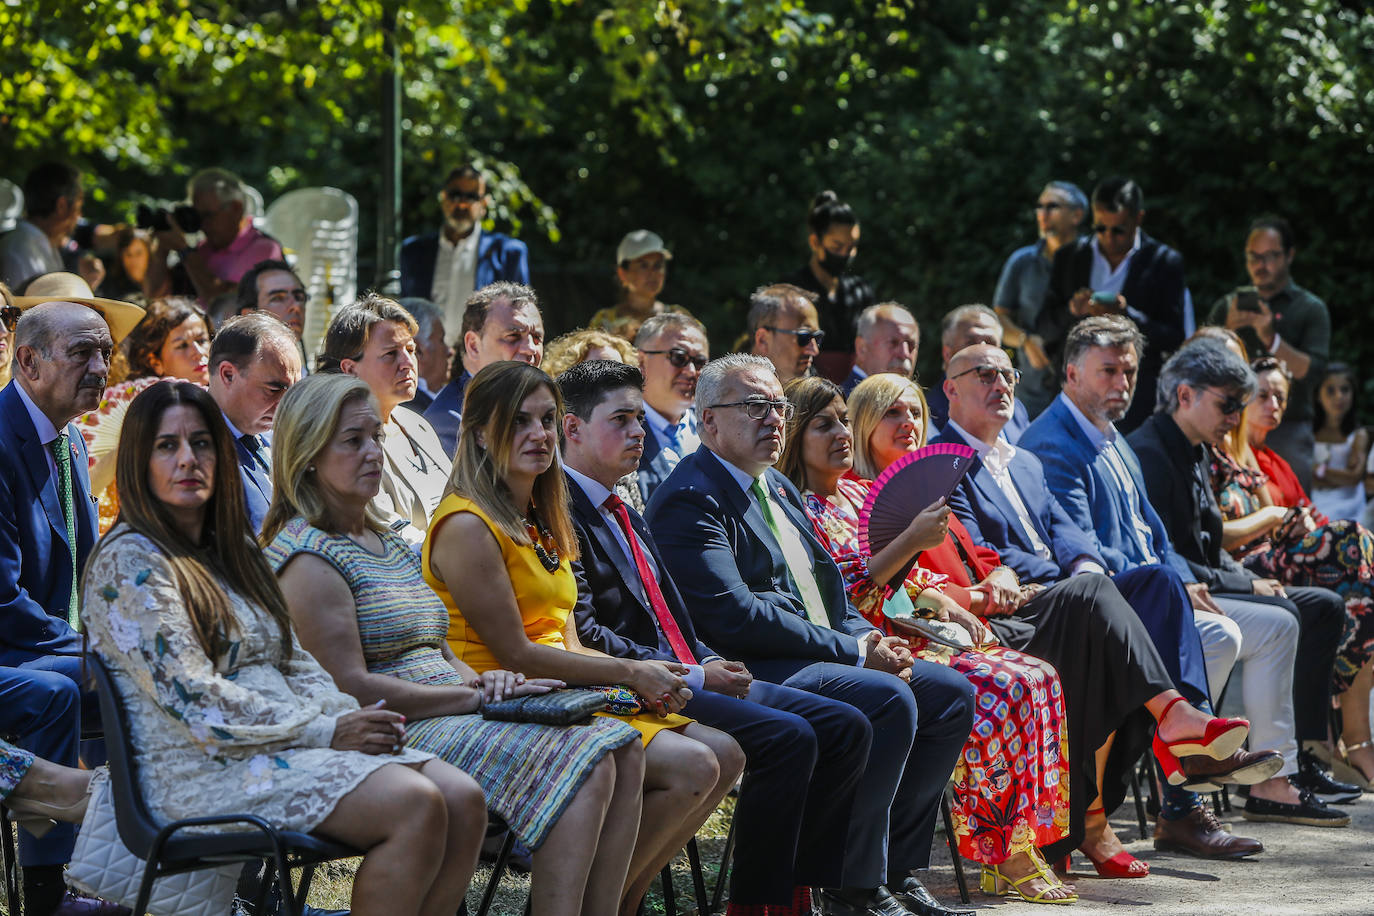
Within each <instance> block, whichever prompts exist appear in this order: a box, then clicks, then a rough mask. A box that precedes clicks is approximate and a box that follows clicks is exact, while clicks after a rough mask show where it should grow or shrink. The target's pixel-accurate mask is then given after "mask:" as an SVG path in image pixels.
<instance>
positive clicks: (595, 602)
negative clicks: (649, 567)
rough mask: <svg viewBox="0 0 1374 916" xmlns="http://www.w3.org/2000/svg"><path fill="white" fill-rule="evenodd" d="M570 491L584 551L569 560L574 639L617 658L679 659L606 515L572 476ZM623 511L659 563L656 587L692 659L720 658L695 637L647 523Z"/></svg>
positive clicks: (569, 481) (573, 514) (574, 517)
mask: <svg viewBox="0 0 1374 916" xmlns="http://www.w3.org/2000/svg"><path fill="white" fill-rule="evenodd" d="M568 493H569V494H570V495H571V497H572V516H573V525H574V527H575V528H576V529H577V540H578V542H579V545H580V546H581V554H582V556H581V557H580V558H579V559H578V560H577V562H575V563H574V564H573V575H575V576H576V577H577V606H576V607H575V608H574V609H573V614H574V616H575V617H576V620H577V635H578V638H580V639H581V640H582V644H583V645H585V646H590V647H592V648H594V649H599V650H601V651H602V652H605V653H606V654H607V655H615V656H618V657H620V658H638V659H660V660H663V661H678V660H679V659H678V658H677V656H676V655H674V654H673V649H672V646H670V645H669V644H668V639H667V637H665V636H664V635H663V633H662V631H661V630H660V629H659V626H658V620H657V618H656V617H655V616H654V611H653V608H652V607H651V606H650V604H649V597H648V595H646V594H645V592H644V586H643V583H641V582H640V579H639V571H638V570H637V569H635V566H634V563H633V562H632V561H631V560H630V558H629V557H627V556H625V551H624V550H622V549H621V547H620V542H619V541H618V540H616V537H615V534H614V533H613V532H612V531H611V529H610V524H609V523H608V522H607V521H606V518H605V516H603V515H602V514H601V513H600V511H598V510H597V508H596V507H595V506H593V505H592V501H591V500H590V499H588V498H587V494H586V493H584V492H582V488H581V487H580V486H578V485H577V483H576V482H575V481H573V480H572V479H571V478H569V479H568ZM625 509H626V511H627V512H628V513H629V515H630V527H632V528H633V529H634V530H635V533H637V534H638V535H639V538H640V540H641V541H643V542H644V544H645V545H647V546H648V548H649V555H650V557H652V558H653V561H654V563H655V564H657V566H658V571H659V577H658V588H659V591H661V592H662V593H663V600H664V602H665V603H666V604H667V605H668V610H669V612H670V613H672V615H673V620H675V621H676V622H677V626H678V629H679V630H681V631H682V637H683V639H685V640H687V645H688V646H690V647H691V649H692V654H693V655H695V656H696V661H697V662H698V663H701V662H703V661H705V660H706V659H708V658H713V657H718V656H717V653H715V652H712V651H711V650H710V649H709V648H707V647H706V646H705V645H704V644H703V643H702V642H701V640H699V639H697V635H696V630H695V628H693V626H692V618H691V615H689V614H688V613H687V605H686V603H684V602H683V600H682V594H681V593H680V592H678V590H677V586H676V585H674V584H673V577H672V576H670V575H668V573H667V567H666V566H664V563H663V557H662V555H661V554H659V552H658V547H657V545H656V544H654V540H653V537H652V536H651V535H650V534H649V526H648V525H646V524H645V523H644V519H643V518H641V517H640V515H639V513H638V512H636V511H635V510H634V508H633V507H632V506H626V507H625Z"/></svg>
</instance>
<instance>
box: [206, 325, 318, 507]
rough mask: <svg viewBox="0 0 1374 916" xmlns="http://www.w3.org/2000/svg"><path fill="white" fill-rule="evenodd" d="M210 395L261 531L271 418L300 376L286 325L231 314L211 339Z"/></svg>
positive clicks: (268, 483)
mask: <svg viewBox="0 0 1374 916" xmlns="http://www.w3.org/2000/svg"><path fill="white" fill-rule="evenodd" d="M209 364H210V397H212V398H214V399H215V403H216V404H218V405H219V409H220V410H222V411H223V412H224V421H225V422H226V423H227V424H229V432H230V433H231V434H232V435H233V437H234V450H235V454H236V455H237V457H238V461H239V477H240V478H241V479H242V480H243V498H244V503H245V505H246V506H247V509H248V523H249V525H251V526H252V528H253V530H254V531H261V530H262V520H263V517H264V516H266V515H267V507H268V506H269V505H271V503H272V445H271V441H270V433H271V432H272V420H273V418H274V417H276V415H277V405H278V404H279V403H281V396H282V395H283V394H286V389H287V388H290V387H291V386H292V385H294V384H295V383H296V382H298V381H300V379H301V359H300V350H299V348H298V347H297V344H296V338H295V336H294V335H292V333H291V331H290V329H289V328H287V326H286V325H284V324H282V323H281V322H280V321H278V320H277V319H276V318H274V317H273V316H272V315H270V314H268V313H267V312H263V311H258V312H250V313H248V314H247V315H240V316H238V317H237V318H231V319H229V320H228V321H226V322H225V323H224V326H223V327H222V328H220V329H219V331H217V332H216V333H215V338H214V340H212V341H211V342H210V359H209Z"/></svg>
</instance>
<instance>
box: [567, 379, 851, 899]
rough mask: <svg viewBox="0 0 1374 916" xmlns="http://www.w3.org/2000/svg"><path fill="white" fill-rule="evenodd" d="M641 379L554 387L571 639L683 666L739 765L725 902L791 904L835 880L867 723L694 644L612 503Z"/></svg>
mask: <svg viewBox="0 0 1374 916" xmlns="http://www.w3.org/2000/svg"><path fill="white" fill-rule="evenodd" d="M642 381H643V376H641V375H640V372H639V370H638V369H636V368H635V367H633V366H627V365H625V364H624V363H619V362H609V361H606V360H592V361H589V362H584V363H579V364H578V365H576V366H573V367H572V368H571V369H569V370H568V371H567V372H564V373H563V374H562V375H560V376H559V377H558V384H559V387H560V388H561V389H562V391H563V404H564V410H565V411H566V413H565V415H564V418H563V428H562V432H563V437H562V454H563V468H564V470H565V471H566V472H567V476H568V492H569V494H570V495H571V497H572V514H573V523H574V525H575V526H576V528H577V536H578V540H579V542H580V546H581V550H580V554H581V556H580V558H579V559H578V561H577V562H576V563H574V564H573V572H574V573H575V574H576V575H577V577H578V603H577V607H576V608H575V610H574V614H575V616H576V620H577V633H578V637H579V638H580V639H581V641H582V644H583V645H584V646H587V647H589V648H593V649H597V650H599V651H601V652H605V653H607V654H608V655H615V656H619V657H622V658H635V659H641V660H648V659H657V660H660V661H665V662H673V663H678V664H683V665H686V666H687V668H688V673H687V675H686V676H685V679H686V681H687V684H688V686H689V687H690V688H691V689H692V699H691V700H690V701H689V702H688V703H687V706H686V707H685V708H684V709H683V715H687V716H690V717H692V718H693V719H695V720H697V721H698V722H700V723H701V724H703V725H708V726H711V727H713V728H718V729H721V730H722V731H725V732H727V733H729V734H730V735H731V736H732V737H733V738H735V740H736V741H737V742H739V744H740V747H741V748H743V749H744V752H745V754H746V755H747V757H748V761H749V764H748V769H747V770H746V772H745V776H744V782H743V785H742V786H741V788H740V796H739V802H738V804H736V806H735V825H734V829H735V831H736V836H737V839H738V842H737V843H736V845H735V858H734V871H733V872H732V873H731V889H730V902H731V903H732V904H735V905H740V906H759V905H781V906H791V905H792V903H793V901H794V898H795V895H796V891H797V888H799V887H824V886H837V885H839V884H840V883H841V881H842V878H843V875H842V873H841V865H842V864H843V861H844V836H845V830H846V828H847V827H848V824H849V811H850V808H851V807H852V805H853V802H854V791H855V788H856V787H857V785H858V780H859V774H860V773H861V772H862V771H863V767H864V764H865V762H866V761H867V759H868V728H869V726H868V724H867V722H866V721H864V718H863V714H862V713H860V712H859V710H857V709H855V708H854V707H853V706H850V705H849V704H848V703H844V702H842V701H840V700H833V699H829V698H827V697H822V696H818V695H816V694H811V693H806V692H805V691H801V690H795V689H793V688H790V687H784V686H782V685H780V684H770V683H768V682H767V681H754V680H753V676H752V675H751V674H750V673H749V670H748V668H746V667H745V666H744V665H743V664H742V663H740V662H733V661H727V660H725V659H724V658H722V657H721V656H720V655H718V654H717V653H716V652H714V651H712V650H711V649H710V648H709V647H707V646H706V645H705V644H704V643H702V642H701V640H700V639H698V638H697V635H696V631H695V630H694V629H693V627H692V619H691V617H690V616H689V615H688V613H687V608H686V606H685V605H684V604H683V601H682V596H681V595H680V594H679V593H678V590H677V586H676V585H675V584H674V583H673V580H672V577H671V576H669V575H668V574H667V572H666V571H665V569H664V565H663V558H662V556H661V555H660V554H659V552H658V548H657V546H656V545H655V544H654V541H653V538H652V536H651V535H650V534H649V528H648V526H647V525H646V524H645V523H644V520H643V519H642V518H641V517H640V516H639V513H637V512H636V511H635V510H634V509H633V508H631V507H630V506H629V505H628V504H626V503H625V502H624V501H623V500H622V501H620V502H619V503H618V504H617V503H616V502H615V501H616V500H619V497H618V496H616V495H615V494H614V490H615V486H616V483H617V482H618V481H619V480H620V479H621V478H622V477H624V476H625V475H626V474H627V473H629V472H630V471H633V470H634V469H635V465H636V463H637V462H636V459H637V457H638V452H639V450H640V449H641V448H642V447H643V442H644V441H645V439H646V437H647V430H646V429H645V427H644V425H643V423H642V422H641V417H642V415H643V401H642V397H641V394H640V385H641V383H642ZM627 528H628V530H627ZM629 538H634V540H635V544H634V545H633V546H631V544H630V541H629Z"/></svg>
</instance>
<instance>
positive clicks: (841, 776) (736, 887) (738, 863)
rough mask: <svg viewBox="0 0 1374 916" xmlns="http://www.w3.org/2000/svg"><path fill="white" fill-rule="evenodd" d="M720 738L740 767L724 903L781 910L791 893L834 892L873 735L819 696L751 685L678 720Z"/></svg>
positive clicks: (703, 701) (700, 699)
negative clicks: (741, 757) (740, 753)
mask: <svg viewBox="0 0 1374 916" xmlns="http://www.w3.org/2000/svg"><path fill="white" fill-rule="evenodd" d="M683 715H687V716H691V717H692V718H693V719H696V720H697V721H698V722H700V723H701V724H702V725H709V726H711V727H712V728H718V729H720V730H721V731H723V732H726V733H728V734H729V735H730V736H731V737H733V738H734V739H735V740H736V741H738V742H739V745H740V747H741V748H742V749H743V750H744V753H745V756H746V757H747V758H748V761H749V762H748V765H747V767H746V769H745V771H744V781H743V783H742V784H741V786H740V793H739V801H738V802H737V803H736V805H735V858H734V870H733V871H732V872H731V875H730V900H731V902H732V903H738V904H745V905H752V904H790V903H791V902H792V891H793V888H794V887H795V886H796V885H808V886H817V887H836V886H839V885H840V884H841V882H842V879H843V874H842V868H843V863H844V853H845V843H844V841H845V835H846V833H847V831H848V829H849V816H850V811H851V809H852V808H853V805H854V793H855V790H856V788H857V787H858V785H859V779H860V776H861V775H862V774H863V769H864V765H865V763H867V761H868V752H869V744H870V742H871V741H872V737H873V733H872V729H871V727H870V726H869V724H868V721H867V719H866V718H865V717H864V714H863V713H862V712H860V711H859V710H858V709H856V708H855V707H853V706H851V705H849V704H848V703H843V702H840V701H838V700H833V699H830V698H828V697H824V696H821V695H819V694H814V693H808V692H806V691H803V690H796V689H794V688H791V687H784V686H782V685H779V684H771V683H769V682H767V681H755V682H754V683H753V685H752V686H751V687H750V689H749V695H748V697H747V699H743V700H739V699H735V698H734V697H728V696H725V695H724V694H719V693H711V692H709V691H702V692H700V693H697V694H695V695H694V696H693V697H692V699H691V701H690V702H689V703H688V704H687V707H686V709H684V710H683Z"/></svg>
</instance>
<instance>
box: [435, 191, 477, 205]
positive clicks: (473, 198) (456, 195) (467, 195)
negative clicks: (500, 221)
mask: <svg viewBox="0 0 1374 916" xmlns="http://www.w3.org/2000/svg"><path fill="white" fill-rule="evenodd" d="M444 196H445V197H447V198H448V199H449V200H456V201H461V202H463V203H469V204H475V203H477V202H478V201H479V200H481V199H482V195H481V194H480V193H478V192H477V191H464V190H463V189H462V188H444Z"/></svg>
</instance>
